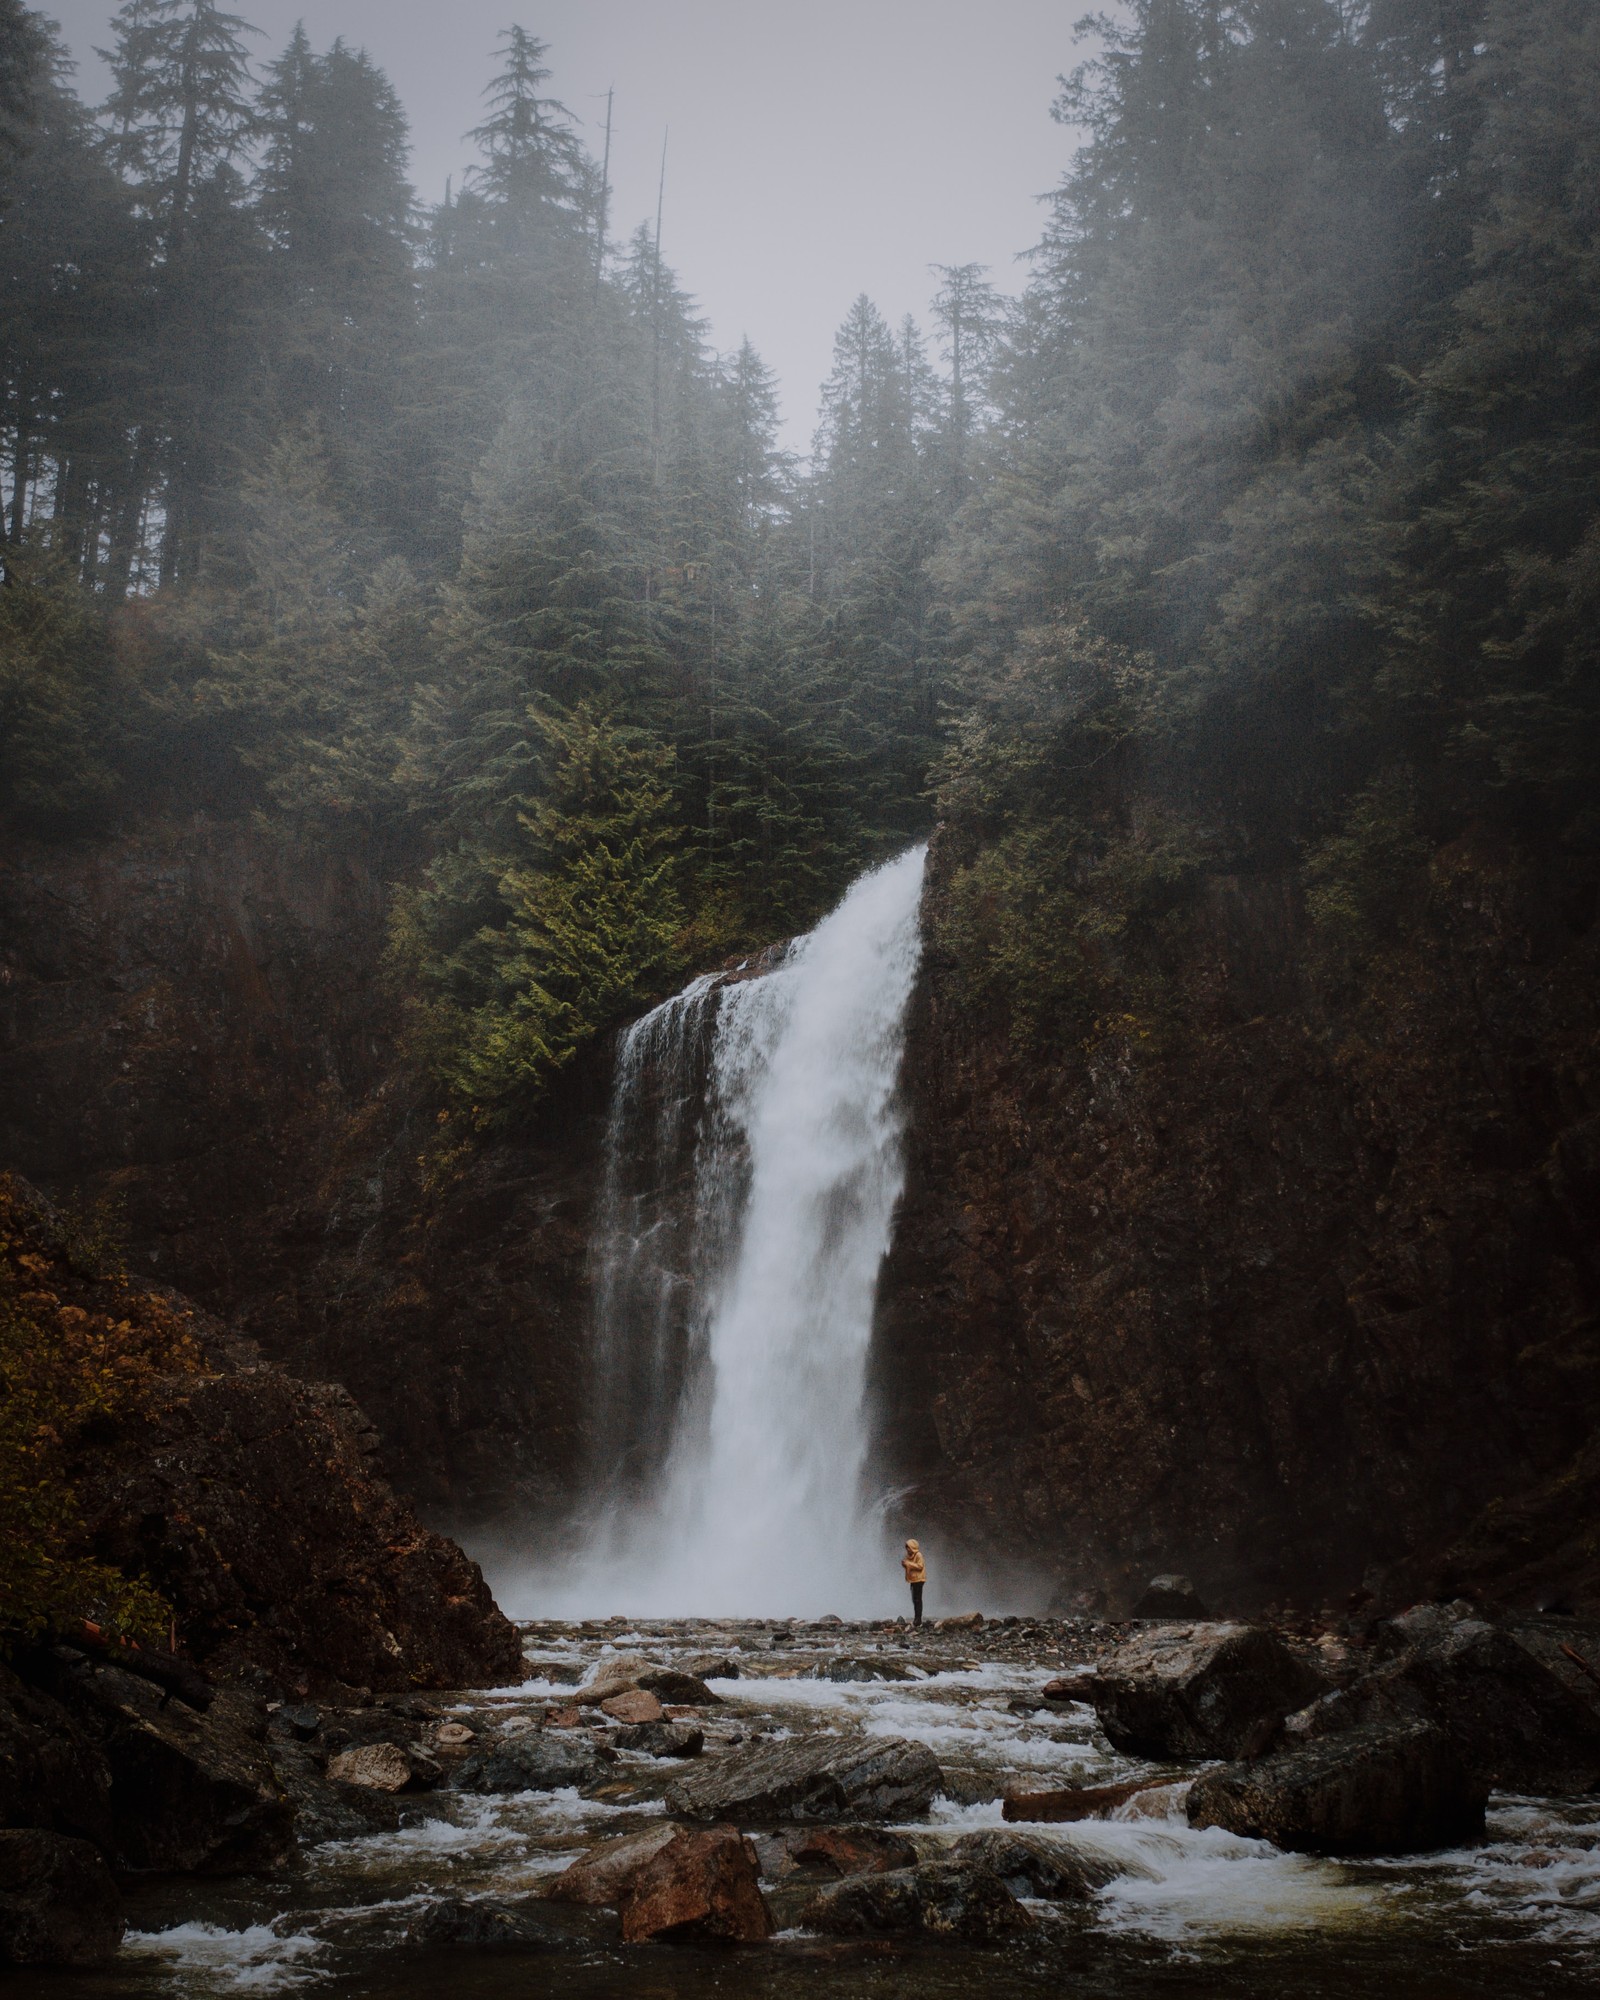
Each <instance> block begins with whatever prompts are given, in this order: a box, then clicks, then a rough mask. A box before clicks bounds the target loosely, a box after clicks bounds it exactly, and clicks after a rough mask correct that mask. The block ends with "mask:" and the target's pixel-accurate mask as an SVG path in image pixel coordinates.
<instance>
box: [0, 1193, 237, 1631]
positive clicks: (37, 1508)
mask: <svg viewBox="0 0 1600 2000" xmlns="http://www.w3.org/2000/svg"><path fill="white" fill-rule="evenodd" d="M100 1248H101V1246H100V1245H98V1244H96V1243H95V1242H94V1241H92V1240H90V1239H89V1238H87V1237H85V1236H84V1235H83V1234H82V1233H81V1232H79V1233H76V1234H75V1233H74V1232H72V1231H71V1230H64V1229H62V1228H61V1227H60V1226H59V1218H54V1217H52V1216H51V1215H50V1214H49V1213H48V1211H46V1210H45V1209H43V1207H42V1205H41V1204H39V1203H38V1201H37V1200H36V1198H34V1197H33V1196H31V1195H30V1193H29V1192H28V1190H27V1189H26V1188H25V1187H24V1186H23V1184H22V1183H21V1182H19V1181H18V1180H16V1179H15V1178H14V1177H13V1176H12V1175H10V1174H0V1645H3V1644H4V1643H6V1642H7V1641H10V1640H15V1639H17V1638H19V1637H30V1636H33V1635H35V1634H37V1633H39V1632H41V1631H46V1630H57V1629H67V1628H70V1627H73V1626H75V1625H77V1624H78V1623H80V1621H82V1620H84V1619H91V1620H93V1621H94V1622H95V1623H97V1624H99V1625H101V1626H102V1627H106V1628H108V1629H110V1630H112V1631H116V1632H125V1633H128V1634H130V1635H139V1634H158V1633H162V1632H164V1631H165V1630H166V1626H167V1620H168V1616H169V1608H168V1606H167V1605H166V1604H165V1603H164V1602H163V1600H162V1599H161V1598H160V1597H159V1596H158V1595H157V1594H156V1593H155V1592H154V1591H153V1590H151V1589H150V1588H149V1587H148V1585H147V1584H145V1583H143V1582H142V1581H141V1580H140V1579H139V1578H137V1577H132V1576H127V1575H124V1574H123V1573H122V1571H120V1570H118V1569H115V1568H112V1567H110V1566H108V1565H107V1564H105V1563H101V1562H96V1561H94V1560H93V1559H92V1558H91V1557H90V1556H88V1555H86V1554H85V1553H84V1551H83V1549H82V1547H81V1545H80V1535H81V1521H80V1517H79V1512H78V1507H77V1503H76V1500H75V1497H74V1493H73V1490H72V1483H71V1467H72V1463H73V1460H74V1458H75V1457H76V1456H78V1455H79V1454H81V1453H82V1452H84V1451H86V1450H88V1451H92V1450H93V1437H94V1431H95V1426H96V1425H97V1423H103V1422H105V1421H106V1420H107V1419H109V1418H112V1417H114V1416H115V1415H116V1413H117V1412H118V1411H119V1410H121V1409H123V1408H124V1407H126V1406H127V1405H128V1404H129V1403H130V1402H131V1401H133V1400H134V1399H136V1398H137V1397H138V1395H139V1393H140V1391H141V1390H142V1389H143V1388H145V1387H146V1386H147V1385H148V1384H149V1383H151V1382H153V1381H154V1380H155V1379H156V1378H157V1377H159V1376H163V1375H172V1374H178V1373H188V1372H194V1371H197V1370H198V1369H199V1367H200V1365H201V1362H200V1352H199V1349H198V1348H197V1346H196V1345H195V1342H194V1340H193V1339H192V1337H191V1335H190V1333H189V1329H188V1324H187V1315H185V1314H182V1313H180V1312H177V1311H175V1310H174V1309H173V1308H172V1307H171V1306H169V1305H168V1304H167V1303H166V1302H165V1301H164V1300H163V1299H161V1298H159V1297H156V1296H155V1295H153V1294H151V1293H148V1292H143V1291H140V1290H137V1289H136V1288H134V1287H133V1286H132V1285H130V1283H129V1282H128V1279H127V1278H126V1276H124V1275H123V1274H122V1273H120V1272H115V1273H111V1274H109V1275H102V1267H101V1266H100V1265H99V1263H98V1259H97V1256H96V1253H97V1251H99V1249H100Z"/></svg>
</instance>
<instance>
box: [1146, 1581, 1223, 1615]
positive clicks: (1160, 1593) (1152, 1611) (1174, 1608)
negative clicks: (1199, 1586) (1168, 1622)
mask: <svg viewBox="0 0 1600 2000" xmlns="http://www.w3.org/2000/svg"><path fill="white" fill-rule="evenodd" d="M1128 1616H1129V1617H1130V1618H1209V1617H1210V1616H1211V1613H1210V1612H1209V1611H1208V1610H1207V1609H1206V1607H1205V1605H1204V1604H1202V1603H1201V1601H1200V1596H1199V1593H1198V1592H1197V1591H1196V1589H1195V1587H1194V1585H1193V1584H1192V1583H1191V1582H1190V1581H1189V1579H1188V1578H1187V1577H1186V1576H1153V1577H1151V1579H1150V1581H1149V1582H1148V1583H1147V1584H1146V1585H1145V1587H1144V1592H1143V1595H1142V1596H1141V1597H1140V1598H1139V1600H1138V1602H1137V1603H1136V1604H1135V1605H1134V1607H1133V1609H1132V1610H1131V1611H1130V1612H1129V1613H1128Z"/></svg>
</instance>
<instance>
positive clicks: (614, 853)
mask: <svg viewBox="0 0 1600 2000" xmlns="http://www.w3.org/2000/svg"><path fill="white" fill-rule="evenodd" d="M528 725H529V734H530V738H531V741H532V744H533V746H534V755H535V758H536V760H537V762H538V764H539V765H540V766H541V776H542V778H543V785H542V789H541V795H540V796H539V797H538V798H537V799H535V800H532V801H530V802H529V804H528V805H527V807H526V808H525V809H524V810H523V811H521V812H519V813H518V815H517V837H516V839H515V840H514V841H513V842H511V843H509V844H508V845H507V846H506V847H505V848H497V849H477V850H473V849H465V848H464V849H461V850H458V851H457V852H456V853H455V854H453V855H451V856H449V857H448V858H447V859H445V860H443V861H442V862H440V863H436V864H435V865H434V867H433V868H432V869H431V870H430V872H429V876H428V880H427V882H426V883H425V885H424V886H422V887H421V888H419V889H417V890H414V891H411V892H409V893H406V894H403V895H402V896H401V898H400V900H399V904H398V908H397V912H396V917H395V921H394V928H393V933H392V947H391V957H392V964H393V967H394V970H395V972H396V974H397V975H398V976H399V977H401V978H402V979H403V980H404V981H405V982H406V983H407V985H408V986H410V985H411V984H412V983H413V982H414V987H415V992H416V996H417V997H415V998H414V999H413V1001H412V1009H413V1030H412V1031H413V1036H414V1039H415V1046H416V1048H417V1051H418V1054H419V1055H420V1057H421V1059H422V1060H423V1061H424V1062H426V1064H427V1065H428V1066H429V1068H430V1069H431V1070H432V1073H433V1074H434V1076H435V1077H436V1078H437V1080H438V1081H439V1082H440V1083H441V1084H442V1085H443V1086H444V1087H445V1088H446V1089H447V1091H448V1092H449V1093H450V1095H451V1097H452V1099H453V1101H454V1102H455V1103H456V1104H457V1105H459V1106H460V1107H461V1108H462V1109H464V1110H467V1111H470V1113H471V1115H472V1117H473V1119H474V1120H475V1122H477V1123H479V1124H490V1123H495V1122H499V1121H501V1120H503V1119H504V1118H505V1117H507V1116H509V1115H511V1114H512V1113H514V1112H516V1111H518V1110H520V1109H523V1108H525V1107H526V1106H527V1105H529V1104H531V1103H533V1102H536V1101H537V1099H538V1098H539V1096H540V1095H542V1093H543V1092H544V1091H545V1090H546V1089H547V1088H548V1086H549V1084H550V1082H551V1080H552V1079H553V1078H554V1077H555V1076H556V1075H557V1074H558V1072H559V1071H560V1070H562V1069H563V1068H564V1067H565V1066H566V1065H567V1064H568V1063H569V1062H570V1061H571V1060H572V1058H573V1056H574V1055H576V1053H577V1052H578V1050H579V1049H580V1048H581V1047H582V1046H583V1045H584V1043H585V1042H587V1041H589V1040H590V1039H591V1038H592V1037H593V1036H594V1035H596V1034H598V1033H599V1032H600V1031H601V1030H602V1029H604V1028H607V1027H610V1026H611V1025H613V1024H614V1023H615V1022H617V1021H619V1020H622V1019H623V1018H625V1017H626V1015H627V1014H628V1013H629V1012H630V1011H633V1010H635V1009H637V1008H638V1007H639V1005H640V1004H641V1003H642V1002H644V1001H647V1000H650V999H653V998H655V997H656V996H657V995H658V994H659V993H661V992H662V991H663V990H664V988H665V987H666V985H667V984H668V983H669V982H670V980H671V979H672V978H673V977H674V976H675V975H676V974H677V973H678V971H679V970H680V969H681V959H680V957H679V954H678V950H677V943H678V937H679V933H680V930H681V928H682V922H683V913H682V906H681V904H680V901H679V898H678V893H677V890H676V888H675V886H674V880H673V876H674V854H673V850H674V848H675V846H676V843H677V829H676V827H675V826H674V824H673V822H672V818H671V812H670V808H671V799H672V794H671V790H670V787H669V782H668V781H669V778H670V775H671V768H672V757H671V753H670V751H668V750H666V749H665V748H663V747H662V746H661V745H659V744H656V743H653V742H651V741H649V740H648V739H647V738H642V737H641V736H640V733H639V732H638V731H634V730H627V729H619V728H618V727H616V726H615V725H614V724H613V723H612V722H611V721H610V720H609V719H608V718H607V717H605V716H603V715H601V714H599V713H597V712H596V711H595V710H594V709H592V708H591V707H590V706H588V705H587V704H584V703H580V704H579V705H578V707H577V708H575V709H573V710H570V711H563V710H560V709H557V708H555V707H554V706H553V705H552V706H546V707H544V708H541V709H537V710H530V711H529V714H528ZM475 917H481V919H482V920H481V921H479V922H476V923H475V924H474V923H473V919H474V918H475ZM469 925H472V927H471V928H470V929H469V928H468V926H469Z"/></svg>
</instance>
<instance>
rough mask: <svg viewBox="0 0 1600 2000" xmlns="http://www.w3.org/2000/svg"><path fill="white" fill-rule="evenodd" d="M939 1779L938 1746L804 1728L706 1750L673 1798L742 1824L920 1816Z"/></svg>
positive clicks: (670, 1801) (688, 1811) (705, 1816)
mask: <svg viewBox="0 0 1600 2000" xmlns="http://www.w3.org/2000/svg"><path fill="white" fill-rule="evenodd" d="M939 1784H940V1773H939V1766H938V1764H937V1762H936V1761H935V1760H934V1756H933V1753H932V1751H931V1750H928V1749H927V1748H925V1747H924V1745H922V1744H920V1743H910V1742H907V1741H906V1740H905V1738H903V1737H899V1736H869V1737H854V1738H852V1737H839V1736H811V1737H805V1736H797V1737H791V1738H789V1739H788V1740H786V1741H783V1742H779V1743H764V1744H761V1745H759V1746H758V1747H757V1748H755V1749H753V1750H740V1751H731V1752H729V1753H727V1754H726V1755H724V1756H720V1757H716V1758H707V1759H706V1760H705V1761H704V1762H703V1763H702V1764H701V1766H700V1767H699V1768H698V1769H696V1770H694V1771H690V1772H687V1773H685V1775H684V1776H683V1777H681V1778H679V1779H677V1780H676V1781H675V1782H674V1784H673V1785H672V1787H671V1789H670V1790H669V1791H668V1793H667V1806H668V1809H669V1810H670V1811H672V1812H675V1813H678V1814H680V1815H681V1816H682V1817H683V1818H685V1819H697V1820H722V1819H726V1820H731V1821H733V1822H734V1823H735V1824H737V1825H739V1826H773V1825H776V1824H778V1823H779V1822H780V1821H782V1820H845V1819H869V1820H872V1819H876V1820H893V1819H918V1818H920V1817H921V1816H922V1815H923V1814H924V1813H925V1812H926V1811H927V1810H928V1807H929V1806H930V1805H931V1804H932V1803H933V1799H934V1795H935V1794H936V1793H937V1791H938V1790H939Z"/></svg>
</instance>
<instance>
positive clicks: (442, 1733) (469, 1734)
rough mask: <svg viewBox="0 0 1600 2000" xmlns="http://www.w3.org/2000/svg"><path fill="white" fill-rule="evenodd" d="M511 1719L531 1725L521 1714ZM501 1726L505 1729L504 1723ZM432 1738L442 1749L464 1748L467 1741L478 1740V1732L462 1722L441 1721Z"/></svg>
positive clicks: (524, 1724) (525, 1725)
mask: <svg viewBox="0 0 1600 2000" xmlns="http://www.w3.org/2000/svg"><path fill="white" fill-rule="evenodd" d="M513 1720H514V1721H516V1722H520V1723H522V1724H523V1726H524V1727H525V1728H526V1727H531V1726H532V1725H531V1724H530V1723H528V1721H527V1719H526V1718H525V1717H522V1716H516V1717H514V1718H513ZM501 1727H502V1729H505V1728H506V1725H505V1724H502V1725H501ZM433 1740H434V1742H435V1743H437V1744H438V1745H439V1747H440V1749H442V1750H464V1749H465V1748H466V1747H467V1745H468V1744H469V1743H475V1742H476V1741H477V1740H478V1732H477V1730H475V1729H469V1728H468V1727H467V1725H466V1724H465V1723H464V1722H441V1723H440V1724H439V1727H438V1728H437V1729H436V1730H435V1731H434V1732H433Z"/></svg>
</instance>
